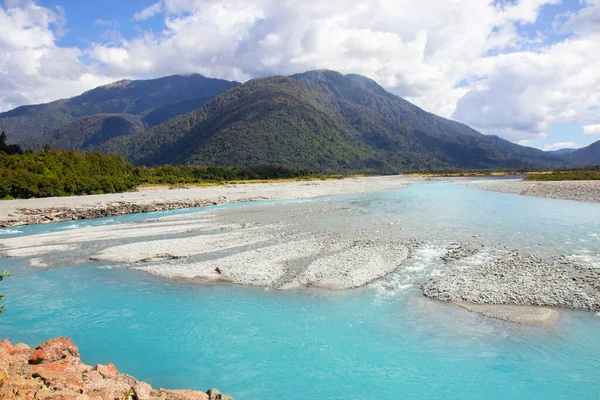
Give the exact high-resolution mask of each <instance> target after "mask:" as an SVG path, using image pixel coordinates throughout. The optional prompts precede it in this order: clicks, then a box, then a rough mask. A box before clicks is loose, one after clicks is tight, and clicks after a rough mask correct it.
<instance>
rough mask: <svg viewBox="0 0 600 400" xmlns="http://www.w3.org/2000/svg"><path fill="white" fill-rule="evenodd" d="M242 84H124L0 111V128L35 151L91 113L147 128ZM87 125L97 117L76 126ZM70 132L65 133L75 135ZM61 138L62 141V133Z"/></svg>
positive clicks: (189, 79)
mask: <svg viewBox="0 0 600 400" xmlns="http://www.w3.org/2000/svg"><path fill="white" fill-rule="evenodd" d="M238 85H239V83H238V82H229V81H225V80H221V79H211V78H205V77H204V76H202V75H198V74H194V75H189V76H180V75H174V76H169V77H165V78H159V79H150V80H136V81H129V80H124V81H119V82H115V83H112V84H110V85H105V86H100V87H98V88H96V89H92V90H90V91H87V92H85V93H83V94H82V95H80V96H76V97H73V98H71V99H66V100H58V101H54V102H52V103H48V104H39V105H31V106H23V107H18V108H16V109H14V110H11V111H7V112H4V113H0V129H2V130H4V131H6V132H7V133H8V137H9V140H11V141H12V142H16V143H19V144H21V145H23V146H24V147H26V148H31V147H39V144H40V140H41V138H40V137H41V136H45V137H51V136H53V135H54V132H55V131H57V130H59V129H61V128H65V127H66V125H67V124H69V123H71V122H73V121H74V120H76V119H79V118H81V117H85V116H90V115H97V114H130V115H132V116H137V117H139V119H141V121H142V123H143V125H144V127H146V128H147V127H152V126H154V125H157V124H160V123H162V122H164V121H166V120H168V119H170V118H172V117H174V116H177V115H180V114H183V113H187V112H189V111H192V110H194V109H196V108H198V107H200V106H201V105H202V104H204V103H205V102H206V101H207V100H210V99H211V98H213V97H215V96H217V95H219V94H221V93H223V92H225V91H227V90H229V89H231V88H233V87H236V86H238ZM85 121H91V122H93V123H96V122H97V120H95V119H91V120H83V121H79V122H77V123H76V124H77V125H76V126H79V127H82V128H83V124H84V122H85ZM72 128H73V126H71V127H70V128H66V129H67V131H69V132H73V131H72ZM63 132H64V129H63ZM57 135H59V136H61V137H64V134H61V133H60V132H59V133H58V134H57ZM108 136H111V134H108ZM113 136H118V135H116V134H115V135H113ZM72 142H73V143H75V142H78V139H75V138H73V141H72ZM50 144H53V145H54V144H56V145H58V143H50Z"/></svg>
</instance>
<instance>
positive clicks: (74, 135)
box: [29, 114, 144, 150]
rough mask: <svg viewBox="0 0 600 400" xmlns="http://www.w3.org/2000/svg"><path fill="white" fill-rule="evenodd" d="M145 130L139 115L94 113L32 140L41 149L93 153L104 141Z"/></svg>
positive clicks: (31, 142) (33, 145)
mask: <svg viewBox="0 0 600 400" xmlns="http://www.w3.org/2000/svg"><path fill="white" fill-rule="evenodd" d="M143 131H144V123H143V122H142V119H141V118H140V117H139V116H137V115H130V114H95V115H88V116H86V117H81V118H78V119H76V120H73V121H71V122H69V123H67V124H65V125H63V126H62V127H60V128H58V129H57V130H55V131H53V132H48V133H45V134H43V135H41V136H35V137H32V138H31V139H30V142H29V143H30V144H31V147H33V148H42V147H43V146H44V145H46V144H50V145H51V146H52V147H54V148H58V149H68V150H90V149H95V148H96V147H98V146H100V145H102V144H103V143H104V142H106V141H108V140H111V139H114V138H117V137H121V136H127V135H132V134H134V133H137V132H143Z"/></svg>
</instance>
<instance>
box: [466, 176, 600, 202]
mask: <svg viewBox="0 0 600 400" xmlns="http://www.w3.org/2000/svg"><path fill="white" fill-rule="evenodd" d="M469 185H471V186H474V187H476V188H479V189H483V190H489V191H492V192H502V193H514V194H520V195H523V196H535V197H544V198H549V199H559V200H576V201H585V202H591V203H600V181H523V180H485V181H478V182H470V183H469Z"/></svg>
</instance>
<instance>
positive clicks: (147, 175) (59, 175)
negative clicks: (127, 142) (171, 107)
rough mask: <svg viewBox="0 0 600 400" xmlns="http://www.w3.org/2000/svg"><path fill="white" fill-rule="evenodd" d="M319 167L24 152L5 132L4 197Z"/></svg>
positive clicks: (272, 175)
mask: <svg viewBox="0 0 600 400" xmlns="http://www.w3.org/2000/svg"><path fill="white" fill-rule="evenodd" d="M319 176H320V174H319V173H318V172H317V171H315V170H310V169H302V170H295V169H290V168H285V167H281V166H268V165H263V166H255V167H251V168H237V167H235V166H234V167H231V168H228V167H204V166H187V165H180V166H171V165H165V166H154V167H136V166H133V165H132V164H129V163H128V162H126V161H125V159H124V158H123V157H122V156H118V155H102V154H100V153H97V152H82V151H75V150H69V151H66V150H55V149H52V147H50V146H45V147H44V150H43V151H40V152H37V153H34V152H31V151H26V152H23V151H21V149H20V148H19V147H18V146H16V145H7V144H6V135H2V136H0V199H17V198H18V199H23V198H33V197H50V196H71V195H86V194H102V193H119V192H126V191H130V190H134V189H135V188H136V187H137V186H139V185H144V184H168V185H176V184H194V183H220V182H227V181H238V180H262V179H303V178H314V177H319Z"/></svg>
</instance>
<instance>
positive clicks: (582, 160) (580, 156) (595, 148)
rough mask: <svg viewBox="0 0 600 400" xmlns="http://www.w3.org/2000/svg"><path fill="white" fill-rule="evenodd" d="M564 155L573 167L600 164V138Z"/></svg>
mask: <svg viewBox="0 0 600 400" xmlns="http://www.w3.org/2000/svg"><path fill="white" fill-rule="evenodd" d="M562 157H563V158H564V159H566V160H567V161H568V163H569V166H571V167H585V166H587V165H600V140H599V141H597V142H594V143H592V144H590V145H589V146H586V147H583V148H581V149H577V150H575V151H572V152H570V153H567V154H563V155H562Z"/></svg>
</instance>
